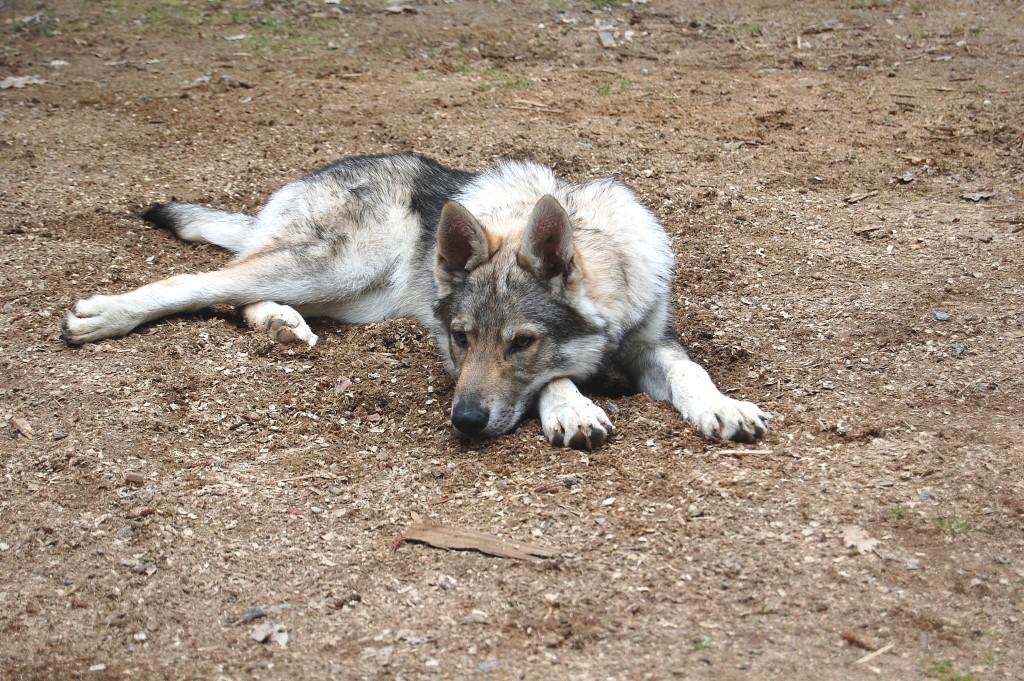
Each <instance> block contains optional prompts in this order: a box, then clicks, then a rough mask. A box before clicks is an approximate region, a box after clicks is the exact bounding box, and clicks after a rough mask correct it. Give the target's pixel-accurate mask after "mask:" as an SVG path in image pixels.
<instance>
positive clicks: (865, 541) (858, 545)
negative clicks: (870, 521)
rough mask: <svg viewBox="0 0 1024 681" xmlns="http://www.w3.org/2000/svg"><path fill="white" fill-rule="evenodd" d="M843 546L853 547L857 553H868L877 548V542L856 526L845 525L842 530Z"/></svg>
mask: <svg viewBox="0 0 1024 681" xmlns="http://www.w3.org/2000/svg"><path fill="white" fill-rule="evenodd" d="M843 546H850V547H853V548H855V549H857V553H870V552H871V551H874V550H875V547H876V546H878V540H877V539H875V538H873V537H871V536H870V535H868V533H867V532H865V531H864V530H863V529H862V528H860V527H857V526H856V525H847V526H846V527H844V528H843Z"/></svg>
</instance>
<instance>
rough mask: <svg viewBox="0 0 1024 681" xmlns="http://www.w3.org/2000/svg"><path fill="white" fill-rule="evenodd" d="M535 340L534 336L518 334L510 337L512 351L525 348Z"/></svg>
mask: <svg viewBox="0 0 1024 681" xmlns="http://www.w3.org/2000/svg"><path fill="white" fill-rule="evenodd" d="M536 341H537V337H536V336H527V335H525V334H524V335H520V336H516V337H515V338H513V339H512V352H519V351H520V350H525V349H526V348H528V347H530V346H531V345H533V344H534V343H535V342H536Z"/></svg>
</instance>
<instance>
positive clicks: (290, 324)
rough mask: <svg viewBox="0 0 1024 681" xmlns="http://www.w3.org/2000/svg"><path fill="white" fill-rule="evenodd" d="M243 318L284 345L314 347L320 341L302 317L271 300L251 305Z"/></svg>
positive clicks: (243, 310) (244, 312) (243, 309)
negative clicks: (304, 344) (298, 344)
mask: <svg viewBox="0 0 1024 681" xmlns="http://www.w3.org/2000/svg"><path fill="white" fill-rule="evenodd" d="M242 317H243V318H244V319H245V323H246V324H248V325H249V326H250V327H252V328H253V329H255V330H257V331H263V332H265V333H267V334H269V335H270V337H271V338H273V339H274V340H275V341H277V342H278V343H282V344H284V345H289V344H291V343H298V342H299V341H301V342H303V343H307V344H309V347H313V346H314V345H316V342H317V341H318V340H320V337H319V336H317V335H316V334H315V333H313V330H312V329H310V328H309V325H308V324H306V320H304V319H303V318H302V315H301V314H299V312H298V311H297V310H296V309H295V308H293V307H288V306H287V305H280V304H278V303H274V302H271V301H269V300H267V301H263V302H260V303H251V304H249V305H246V306H245V307H243V308H242Z"/></svg>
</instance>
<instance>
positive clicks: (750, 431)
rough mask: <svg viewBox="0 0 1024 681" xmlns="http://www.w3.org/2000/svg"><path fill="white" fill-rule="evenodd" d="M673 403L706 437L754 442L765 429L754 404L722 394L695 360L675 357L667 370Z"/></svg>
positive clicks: (762, 416) (762, 415) (765, 418)
mask: <svg viewBox="0 0 1024 681" xmlns="http://www.w3.org/2000/svg"><path fill="white" fill-rule="evenodd" d="M668 384H669V390H670V391H671V399H672V404H673V405H674V406H675V408H676V409H678V410H679V412H680V413H681V414H682V415H683V416H684V417H685V418H686V420H687V421H689V422H690V423H692V424H693V426H694V428H696V429H697V430H698V431H700V432H701V433H702V434H703V435H704V436H705V437H709V438H714V439H720V440H736V441H738V442H753V441H754V440H757V439H758V438H760V437H761V436H762V435H764V434H765V432H766V431H767V430H768V415H767V414H765V413H764V412H763V411H761V410H760V409H759V408H758V407H757V405H756V404H754V403H752V402H747V401H741V400H734V399H733V398H731V397H727V396H725V395H723V394H722V393H721V392H720V391H719V390H718V388H716V387H715V384H714V383H713V382H712V381H711V377H710V376H708V372H706V371H704V368H703V367H701V366H700V365H699V364H697V363H696V362H693V361H691V360H689V359H677V360H675V361H674V362H673V363H672V366H671V367H670V368H669V370H668Z"/></svg>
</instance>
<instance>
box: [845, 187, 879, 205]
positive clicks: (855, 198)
mask: <svg viewBox="0 0 1024 681" xmlns="http://www.w3.org/2000/svg"><path fill="white" fill-rule="evenodd" d="M876 194H878V190H877V189H876V190H874V191H870V192H861V193H859V194H851V195H850V196H847V197H846V198H845V199H843V201H846V202H847V203H859V202H860V201H863V200H864V199H867V198H871V197H872V196H875V195H876Z"/></svg>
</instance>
